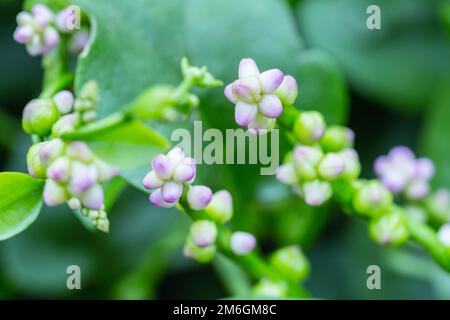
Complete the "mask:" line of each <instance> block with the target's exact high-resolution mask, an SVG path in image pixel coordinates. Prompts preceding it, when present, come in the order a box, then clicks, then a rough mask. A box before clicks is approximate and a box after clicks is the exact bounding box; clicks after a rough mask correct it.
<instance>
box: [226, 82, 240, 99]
mask: <svg viewBox="0 0 450 320" xmlns="http://www.w3.org/2000/svg"><path fill="white" fill-rule="evenodd" d="M224 94H225V97H226V98H227V99H228V101H230V102H231V103H234V104H236V103H237V101H238V100H237V98H236V96H235V95H234V93H233V90H232V84H229V85H227V86H226V87H225V90H224Z"/></svg>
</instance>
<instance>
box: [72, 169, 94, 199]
mask: <svg viewBox="0 0 450 320" xmlns="http://www.w3.org/2000/svg"><path fill="white" fill-rule="evenodd" d="M71 177H72V178H71V180H70V183H69V188H70V191H71V192H73V193H74V194H75V195H79V194H81V193H83V192H84V191H86V190H87V189H89V188H91V187H92V186H93V185H94V184H96V183H97V179H98V172H97V168H96V167H95V166H94V165H92V164H84V163H82V162H79V161H74V162H73V163H72V172H71Z"/></svg>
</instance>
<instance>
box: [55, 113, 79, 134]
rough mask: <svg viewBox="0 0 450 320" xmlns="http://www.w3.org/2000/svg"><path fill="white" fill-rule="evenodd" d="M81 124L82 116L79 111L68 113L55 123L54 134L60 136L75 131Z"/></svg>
mask: <svg viewBox="0 0 450 320" xmlns="http://www.w3.org/2000/svg"><path fill="white" fill-rule="evenodd" d="M79 125H80V116H79V114H77V113H70V114H66V115H65V116H62V117H61V118H59V120H58V121H56V123H55V124H54V125H53V128H52V135H53V136H54V137H60V136H62V135H63V134H65V133H69V132H73V131H75V129H76V128H77V127H78V126H79Z"/></svg>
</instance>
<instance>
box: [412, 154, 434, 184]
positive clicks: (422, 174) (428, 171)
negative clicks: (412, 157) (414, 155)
mask: <svg viewBox="0 0 450 320" xmlns="http://www.w3.org/2000/svg"><path fill="white" fill-rule="evenodd" d="M434 171H435V169H434V163H433V161H431V160H430V159H428V158H420V159H417V160H416V164H415V172H414V176H415V177H416V178H418V179H425V180H429V179H431V178H432V177H433V176H434Z"/></svg>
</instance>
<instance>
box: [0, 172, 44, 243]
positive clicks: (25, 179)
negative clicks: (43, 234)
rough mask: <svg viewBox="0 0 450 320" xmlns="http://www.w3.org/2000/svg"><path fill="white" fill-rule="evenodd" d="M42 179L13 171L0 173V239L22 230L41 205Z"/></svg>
mask: <svg viewBox="0 0 450 320" xmlns="http://www.w3.org/2000/svg"><path fill="white" fill-rule="evenodd" d="M43 188H44V181H43V180H38V179H34V178H32V177H31V176H29V175H26V174H22V173H13V172H1V173H0V241H1V240H5V239H8V238H11V237H13V236H15V235H16V234H18V233H20V232H22V231H23V230H25V229H26V228H28V226H29V225H30V224H32V223H33V222H34V220H36V218H37V216H38V215H39V211H40V210H41V207H42V192H43Z"/></svg>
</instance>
